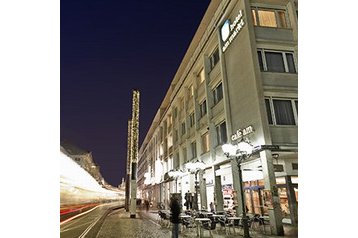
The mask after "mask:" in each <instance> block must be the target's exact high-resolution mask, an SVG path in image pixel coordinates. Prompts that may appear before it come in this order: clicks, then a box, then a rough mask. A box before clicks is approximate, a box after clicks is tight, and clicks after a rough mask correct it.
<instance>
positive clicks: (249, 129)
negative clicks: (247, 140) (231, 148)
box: [231, 126, 254, 141]
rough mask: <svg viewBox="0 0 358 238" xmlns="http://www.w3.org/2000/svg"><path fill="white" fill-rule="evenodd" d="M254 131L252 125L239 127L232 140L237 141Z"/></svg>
mask: <svg viewBox="0 0 358 238" xmlns="http://www.w3.org/2000/svg"><path fill="white" fill-rule="evenodd" d="M253 132H254V128H253V127H252V126H248V127H246V128H244V129H238V130H237V131H236V132H235V134H233V135H232V136H231V140H232V141H235V140H238V139H241V138H242V137H243V136H246V135H248V134H251V133H253Z"/></svg>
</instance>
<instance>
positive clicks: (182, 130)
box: [181, 122, 186, 135]
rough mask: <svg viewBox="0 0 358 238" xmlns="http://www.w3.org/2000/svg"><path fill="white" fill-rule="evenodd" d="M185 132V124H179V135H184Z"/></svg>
mask: <svg viewBox="0 0 358 238" xmlns="http://www.w3.org/2000/svg"><path fill="white" fill-rule="evenodd" d="M185 132H186V130H185V122H182V123H181V134H182V135H184V134H185Z"/></svg>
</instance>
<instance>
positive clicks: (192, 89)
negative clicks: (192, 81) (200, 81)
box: [189, 85, 194, 97]
mask: <svg viewBox="0 0 358 238" xmlns="http://www.w3.org/2000/svg"><path fill="white" fill-rule="evenodd" d="M189 93H190V97H193V96H194V86H193V85H190V87H189Z"/></svg>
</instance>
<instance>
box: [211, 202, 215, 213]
mask: <svg viewBox="0 0 358 238" xmlns="http://www.w3.org/2000/svg"><path fill="white" fill-rule="evenodd" d="M214 211H215V207H214V203H213V202H211V203H210V212H212V213H214Z"/></svg>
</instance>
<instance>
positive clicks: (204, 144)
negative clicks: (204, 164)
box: [201, 132, 210, 154]
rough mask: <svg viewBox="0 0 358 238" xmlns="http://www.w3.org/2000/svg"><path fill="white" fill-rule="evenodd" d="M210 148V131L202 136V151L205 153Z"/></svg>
mask: <svg viewBox="0 0 358 238" xmlns="http://www.w3.org/2000/svg"><path fill="white" fill-rule="evenodd" d="M209 149H210V144H209V132H206V133H205V134H203V135H202V136H201V153H202V154H204V153H206V152H208V151H209Z"/></svg>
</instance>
